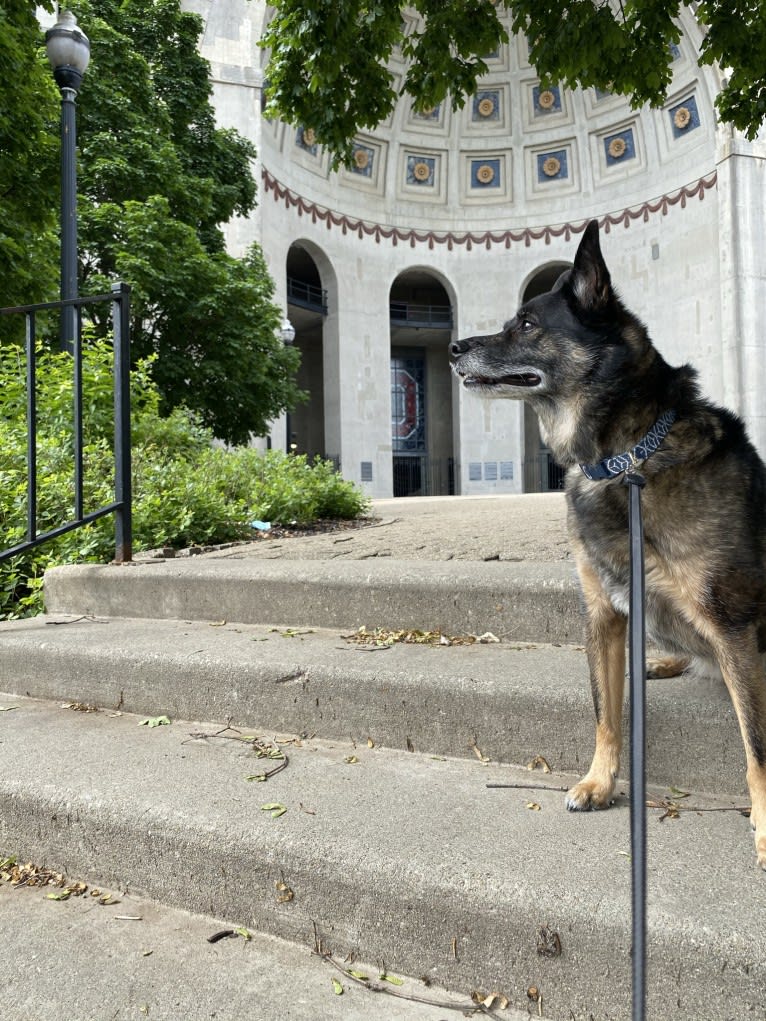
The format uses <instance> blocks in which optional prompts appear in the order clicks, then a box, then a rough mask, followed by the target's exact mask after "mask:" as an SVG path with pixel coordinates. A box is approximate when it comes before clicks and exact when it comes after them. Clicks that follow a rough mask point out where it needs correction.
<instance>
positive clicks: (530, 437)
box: [521, 262, 572, 493]
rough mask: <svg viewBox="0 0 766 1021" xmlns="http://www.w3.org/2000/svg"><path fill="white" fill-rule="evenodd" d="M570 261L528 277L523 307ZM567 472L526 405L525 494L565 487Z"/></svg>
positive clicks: (551, 284)
mask: <svg viewBox="0 0 766 1021" xmlns="http://www.w3.org/2000/svg"><path fill="white" fill-rule="evenodd" d="M571 268H572V267H571V264H570V263H568V262H552V263H550V264H549V265H547V266H542V267H541V268H540V269H539V270H537V271H536V272H535V273H533V275H532V276H531V277H530V278H529V280H528V281H527V283H526V286H525V287H524V291H523V293H522V295H521V304H522V305H523V304H524V302H526V301H529V300H530V298H536V297H537V295H538V294H547V292H548V291H550V289H551V288H552V287H553V285H554V284H555V283H556V281H557V280H558V278H559V277H560V276H561V274H562V273H563V272H564V271H565V270H568V269H571ZM564 475H565V472H564V469H563V468H562V467H561V465H558V464H556V462H555V461H554V460H553V456H552V454H551V452H550V449H549V448H548V447H547V446H546V445H545V443H544V441H543V439H542V436H541V435H540V423H539V422H538V420H537V415H536V414H535V413H534V411H533V410H532V408H531V407H530V406H529V404H527V403H526V401H525V402H524V492H525V493H546V492H549V491H550V490H555V489H563V488H564Z"/></svg>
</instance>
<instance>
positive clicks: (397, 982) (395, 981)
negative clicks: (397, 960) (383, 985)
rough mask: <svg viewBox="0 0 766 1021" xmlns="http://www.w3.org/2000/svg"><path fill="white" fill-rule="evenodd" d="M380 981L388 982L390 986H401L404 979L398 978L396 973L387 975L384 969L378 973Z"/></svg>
mask: <svg viewBox="0 0 766 1021" xmlns="http://www.w3.org/2000/svg"><path fill="white" fill-rule="evenodd" d="M378 978H379V979H380V981H381V982H389V983H390V984H391V985H392V986H403V985H404V979H403V978H399V976H398V975H389V974H388V972H387V971H384V972H383V974H382V975H378Z"/></svg>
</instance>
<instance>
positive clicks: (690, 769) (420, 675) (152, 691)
mask: <svg viewBox="0 0 766 1021" xmlns="http://www.w3.org/2000/svg"><path fill="white" fill-rule="evenodd" d="M344 635H345V636H349V635H353V632H347V631H341V630H338V629H336V630H332V629H310V628H294V627H293V628H288V627H283V628H274V627H270V626H266V625H247V624H228V623H227V624H224V623H220V622H218V623H214V624H211V623H209V622H204V621H196V622H191V621H176V620H136V619H129V618H106V617H98V618H71V617H67V616H65V615H61V614H49V615H48V616H46V617H38V618H34V619H31V620H24V621H16V622H11V623H4V624H1V625H0V687H2V688H4V689H5V690H6V691H10V692H15V693H19V694H30V695H32V696H35V697H38V698H49V699H56V700H59V701H67V702H81V703H86V704H87V703H92V704H95V705H97V706H102V707H110V708H113V709H114V708H122V709H125V710H127V711H130V712H135V713H143V714H145V715H160V714H167V715H168V716H170V717H171V718H176V717H181V718H184V719H205V720H209V721H214V722H216V723H219V724H222V723H225V722H227V721H229V720H231V721H232V722H233V723H235V725H243V726H252V725H256V724H263V723H264V722H265V723H268V725H269V726H270V727H272V728H274V729H276V730H285V731H290V732H292V733H306V734H316V735H317V736H319V737H321V738H325V739H335V740H339V739H349V740H354V741H356V742H358V743H360V744H365V743H366V742H367V739H368V738H371V739H372V740H373V741H374V742H375V744H376V745H384V746H386V747H391V748H399V749H415V750H417V751H419V752H425V753H427V754H439V755H450V756H455V757H469V758H473V757H475V755H476V754H477V752H476V751H475V749H477V748H478V749H479V751H480V752H481V753H482V754H483V755H485V756H486V757H488V758H490V759H492V760H493V761H500V762H509V763H516V764H517V765H524V764H525V763H527V762H529V761H530V760H532V759H534V758H535V757H536V756H539V755H541V756H543V757H544V758H545V759H546V760H547V761H548V763H549V764H550V765H551V767H552V768H554V769H560V770H564V771H567V772H576V771H580V770H582V771H584V770H585V769H586V768H587V766H588V764H589V762H590V757H591V755H592V751H593V740H594V716H593V708H592V705H591V696H590V687H589V683H588V671H587V663H586V659H585V654H584V652H583V650H582V648H581V647H578V646H554V645H540V644H522V643H508V642H501V643H497V644H495V643H492V644H474V645H451V646H435V647H434V646H424V645H416V644H403V643H395V644H393V645H391V646H389V647H376V646H374V645H372V644H369V645H364V646H360V645H358V644H356V643H355V642H351V641H348V640H347V638H344V637H343V636H344ZM648 691H649V695H648V724H647V726H648V775H649V778H650V779H651V780H652V781H653V782H655V783H658V784H664V785H672V786H675V787H679V788H682V789H683V790H696V791H706V792H708V793H718V794H732V795H734V794H736V795H743V794H746V793H747V791H746V785H745V759H744V752H743V750H742V743H741V740H740V737H739V731H738V728H737V723H736V719H735V716H734V711H733V709H732V707H731V702H730V700H729V697H728V695H727V693H726V691H725V688H724V686H723V684H722V683H721V682H719V681H713V680H709V679H708V680H702V679H693V678H690V677H678V678H672V679H669V680H650V681H649V682H648ZM625 715H626V720H627V715H628V714H627V712H626V714H625ZM625 759H626V762H625V764H624V765H625V772H627V755H626V756H625Z"/></svg>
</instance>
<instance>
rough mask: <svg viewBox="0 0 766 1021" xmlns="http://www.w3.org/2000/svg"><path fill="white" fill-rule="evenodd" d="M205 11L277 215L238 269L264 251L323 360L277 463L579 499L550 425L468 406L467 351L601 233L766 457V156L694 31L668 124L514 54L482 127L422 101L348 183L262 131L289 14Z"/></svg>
mask: <svg viewBox="0 0 766 1021" xmlns="http://www.w3.org/2000/svg"><path fill="white" fill-rule="evenodd" d="M185 7H186V8H187V9H189V10H193V11H195V12H197V13H198V14H200V15H201V16H202V18H203V20H204V23H205V30H204V34H203V37H202V51H203V55H204V56H205V57H206V58H207V59H208V60H209V61H210V64H211V68H212V75H213V82H214V102H215V106H216V110H217V116H218V120H219V123H221V124H222V125H224V126H231V127H236V128H237V129H238V130H239V131H240V132H241V133H242V134H244V135H246V136H247V137H249V138H250V139H251V140H252V141H253V142H254V143H255V145H256V147H257V150H258V166H257V175H258V177H259V182H260V202H259V206H258V208H257V210H256V212H255V213H254V214H253V216H252V217H251V218H249V219H247V220H239V221H237V222H236V223H234V224H232V225H231V226H230V232H229V243H230V248H231V251H232V252H233V253H234V254H241V253H242V252H244V251H245V249H246V248H247V246H248V245H249V244H250V243H251V242H252V241H254V240H257V241H259V242H260V243H261V245H262V246H263V250H264V253H265V256H266V258H267V260H268V263H269V267H270V271H271V274H272V276H273V277H274V280H275V282H276V287H277V295H276V300H277V301H278V302H279V303H281V305H282V307H283V309H284V311H285V314H286V315H287V316H288V318H289V319H290V321H291V323H292V324H293V326H294V328H295V331H296V336H295V343H296V345H297V346H298V347H299V348H300V350H301V353H302V366H301V370H300V375H299V382H300V384H301V385H302V386H303V388H304V389H305V390H307V391H308V393H309V394H310V400H309V402H308V403H307V404H305V405H302V406H300V407H299V408H297V409H296V410H295V411H294V412H293V413H292V414H290V415H289V416H286V417H285V418H284V419H283V420H281V421H279V422H275V423H274V425H273V430H272V435H271V437H270V441H271V443H272V445H274V446H281V447H283V448H288V447H290V448H293V449H295V450H297V451H298V452H306V453H308V454H322V455H325V456H328V457H332V458H336V459H337V460H338V462H339V464H340V466H341V470H342V472H343V474H344V476H345V477H346V478H349V479H352V480H353V481H354V482H357V483H359V484H360V485H361V486H362V488H363V489H364V490H365V491H366V492H368V493H369V495H371V496H377V497H384V496H391V495H431V494H433V495H437V494H447V493H455V494H479V493H519V492H529V491H539V490H547V489H551V488H558V487H559V486H560V484H561V472H560V470H559V469H558V467H557V466H556V465H555V464H553V463H552V461H551V458H550V456H549V454H548V452H547V450H546V449H545V448H544V446H543V445H542V442H541V438H540V432H539V429H538V427H537V422H536V420H535V416H534V414H532V413H531V412H530V410H529V409H528V408H525V405H524V404H523V403H522V402H516V401H494V402H492V401H485V400H482V399H480V398H477V397H476V396H474V395H472V394H470V393H467V392H465V391H463V390H461V389H460V388H459V387H458V385H457V383H456V381H455V380H454V379H453V378H452V375H451V373H450V369H449V360H448V356H447V347H448V344H449V342H450V340H452V339H454V338H457V337H467V336H472V335H475V334H482V333H494V332H496V331H497V329H498V328H499V327H500V326H501V325H502V323H503V322H504V321H506V320H507V319H509V318H510V317H511V316H512V315H513V313H514V312H515V309H516V307H517V306H518V305H519V303H520V302H521V301H522V300H524V298H528V297H530V296H531V295H533V294H535V293H539V292H541V291H545V290H548V289H549V288H550V286H551V285H552V283H553V282H554V281H555V279H556V277H557V276H558V274H559V273H560V272H561V271H562V270H563V269H565V268H566V267H567V266H569V265H571V261H572V259H573V257H574V252H575V249H576V246H577V243H578V240H579V236H580V234H581V232H582V229H583V228H584V226H585V224H586V222H587V221H588V220H589V219H591V218H598V219H599V220H600V221H601V223H602V249H603V251H604V255H605V258H606V261H607V264H608V265H609V267H610V270H611V273H612V278H613V280H614V282H615V284H616V286H617V287H618V289H619V291H620V293H621V295H622V296H623V298H624V300H625V302H626V304H627V305H628V306H629V307H630V308H631V309H632V310H633V311H635V312H636V313H637V314H638V315H639V316H641V318H643V319H644V321H645V322H646V323H647V324H648V326H649V330H650V334H651V336H652V338H653V340H654V342H655V344H656V346H657V347H658V348H659V350H660V351H661V352H662V354H663V356H664V357H665V358H666V360H667V361H669V362H670V363H671V364H680V363H682V362H687V361H688V362H691V363H692V364H694V365H695V366H696V367H697V369H698V370H699V373H700V382H701V385H702V388H703V391H704V392H705V393H706V394H708V395H709V396H710V397H711V398H712V399H714V400H716V401H718V402H721V403H724V404H726V405H727V406H728V407H730V408H732V409H733V410H735V411H737V412H738V413H739V414H741V415H742V416H743V418H744V419H745V421H746V423H747V425H748V428H749V430H750V433H751V436H752V438H753V440H754V441H755V443H756V445H757V446H758V447H759V449H760V450H761V452H762V453H765V452H766V408H765V407H764V401H763V381H764V379H765V378H766V371H765V370H766V343H765V342H764V331H763V327H762V320H763V318H764V316H763V313H764V310H765V309H766V244H764V226H766V221H765V218H764V208H765V206H764V198H765V197H766V192H765V190H764V183H765V182H764V167H765V166H766V162H765V161H766V144H764V142H763V141H761V140H760V139H759V140H757V141H755V142H747V141H746V140H744V139H743V138H741V137H740V136H739V135H737V134H736V133H735V132H732V130H731V129H729V128H727V127H721V126H717V124H716V119H715V112H714V106H713V103H714V99H715V96H716V93H717V89H718V87H719V77H718V74H719V72H718V71H717V70H716V69H711V68H704V69H702V68H700V67H699V65H698V62H697V59H696V56H697V52H698V46H699V42H700V35H699V27H698V25H697V23H696V21H695V20H694V19H693V18H692V17H690V16H684V17H683V18H682V28H683V36H682V39H681V41H680V43H679V44H678V46H677V47H676V48H674V51H673V71H674V77H673V83H672V86H671V88H670V90H669V93H668V99H667V102H666V103H665V105H664V106H663V107H662V108H661V109H656V110H654V109H649V108H642V109H641V110H631V108H630V105H629V103H628V102H627V101H626V100H625V99H623V98H621V97H617V96H613V95H610V94H609V93H602V92H599V91H597V90H594V89H588V90H582V91H575V92H571V91H569V90H567V89H563V88H550V89H542V88H541V87H540V83H539V80H538V78H537V76H536V73H535V70H534V68H533V67H532V66H531V65H530V63H529V60H528V53H527V48H526V40H525V39H524V38H523V37H521V36H515V37H512V38H511V40H510V42H509V43H508V44H506V45H504V46H502V47H501V48H500V49H499V50H498V51H497V52H496V53H493V54H491V55H490V56H489V57H488V58H487V64H488V72H487V74H486V76H485V77H484V78H483V79H482V80H481V82H480V86H479V89H478V92H477V94H476V95H475V96H473V97H471V98H469V99H468V101H467V102H466V105H465V107H464V108H463V109H462V110H460V111H457V112H454V111H452V109H451V108H450V106H449V104H448V103H446V104H441V105H439V106H438V107H435V108H434V109H432V110H428V111H426V112H423V113H417V112H415V111H414V110H413V108H412V103H411V101H410V100H409V98H407V97H403V98H402V99H401V100H400V102H399V104H398V106H397V108H396V110H395V112H394V113H393V115H392V116H391V118H390V119H389V120H388V121H387V122H385V123H383V124H381V125H379V127H378V128H377V129H376V130H375V131H374V132H371V133H360V134H359V135H358V137H357V138H356V140H355V143H354V162H353V165H352V166H351V167H350V168H348V169H341V170H339V171H337V172H333V171H331V170H330V167H329V159H328V154H327V153H326V152H325V151H324V150H323V149H322V148H321V147H320V146H318V145H317V144H316V141H315V140H314V138H313V137H312V133H311V131H310V129H308V128H306V129H304V128H303V127H300V126H298V127H291V126H289V125H285V124H283V123H281V122H278V121H270V120H268V119H266V118H265V117H264V115H263V113H262V106H263V96H262V86H263V68H264V65H265V55H264V54H263V51H262V50H261V49H260V48H259V47H258V45H257V43H258V39H259V37H260V35H261V33H262V31H263V28H264V25H265V24H266V23H267V20H268V18H269V9H268V6H267V5H266V4H265V3H262V2H259V0H215V2H213V0H186V3H185ZM405 23H406V28H407V31H412V30H413V28H415V27H416V24H417V21H416V15H414V14H412V15H411V16H410V15H406V14H405ZM392 69H393V70H394V72H395V73H396V74H397V75H399V76H400V77H401V76H402V75H403V73H404V65H403V64H399V65H398V64H397V62H396V59H394V61H393V63H392Z"/></svg>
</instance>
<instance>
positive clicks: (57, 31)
mask: <svg viewBox="0 0 766 1021" xmlns="http://www.w3.org/2000/svg"><path fill="white" fill-rule="evenodd" d="M45 49H46V52H47V54H48V60H49V62H50V65H51V67H52V68H53V77H54V79H55V81H56V84H57V85H58V87H59V89H60V90H61V300H62V301H66V300H67V299H68V298H76V297H77V161H76V150H77V119H76V111H75V99H76V97H77V92H78V90H79V88H80V85H81V83H82V76H83V75H84V74H85V69H86V67H87V66H88V61H89V60H90V43H89V42H88V38H87V36H86V35H85V34H84V33H83V32H82V30H81V29H80V28H78V26H77V22H76V21H75V17H74V15H73V14H72V13H71V11H61V13H60V14H59V19H58V21H57V22H56V24H55V25H54V26H53V28H49V29H48V31H47V32H46V33H45ZM76 323H77V312H76V309H75V307H74V306H73V305H70V306H66V307H65V308H63V309H62V311H61V346H62V348H64V349H65V350H68V351H72V350H74V341H75V336H76Z"/></svg>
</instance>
